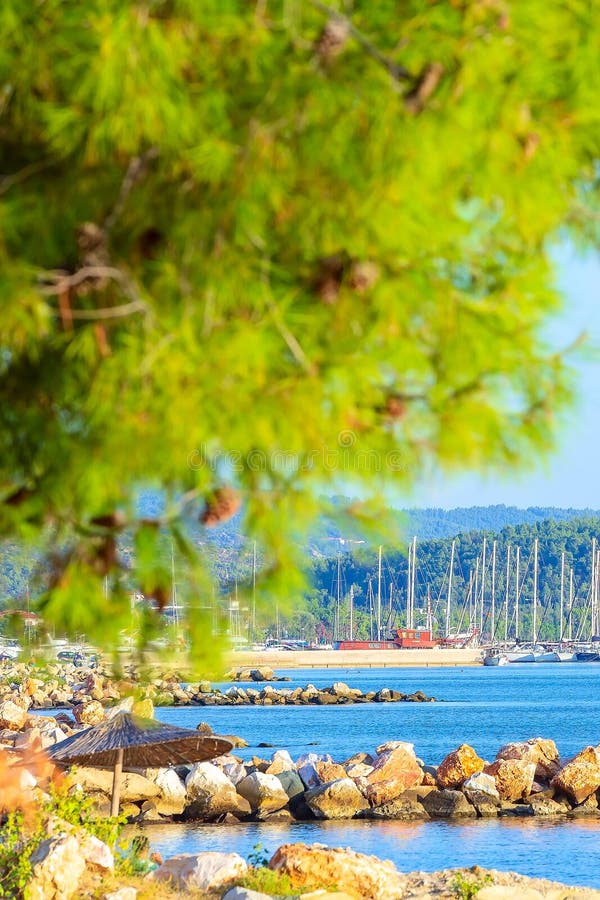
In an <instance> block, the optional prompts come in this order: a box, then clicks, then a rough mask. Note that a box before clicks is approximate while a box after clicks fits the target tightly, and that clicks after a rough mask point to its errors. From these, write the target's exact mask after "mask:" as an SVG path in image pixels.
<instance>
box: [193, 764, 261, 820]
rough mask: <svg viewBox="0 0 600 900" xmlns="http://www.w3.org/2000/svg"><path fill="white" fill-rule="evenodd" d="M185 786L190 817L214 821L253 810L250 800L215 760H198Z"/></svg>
mask: <svg viewBox="0 0 600 900" xmlns="http://www.w3.org/2000/svg"><path fill="white" fill-rule="evenodd" d="M185 788H186V792H187V798H186V809H185V815H186V816H187V817H188V818H193V819H203V820H205V821H212V820H214V819H218V818H219V817H220V816H223V815H226V814H227V813H232V814H233V815H239V814H241V815H247V814H248V813H249V812H250V804H249V803H248V801H247V800H244V798H243V797H242V796H241V795H240V794H238V792H237V791H236V789H235V786H234V785H233V784H232V782H231V781H230V780H229V778H227V776H226V775H225V774H224V773H223V772H222V771H221V770H220V769H219V768H217V766H214V765H212V763H209V762H202V763H196V765H195V766H193V768H192V770H191V771H190V773H189V775H188V776H187V778H186V780H185Z"/></svg>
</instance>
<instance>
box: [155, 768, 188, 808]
mask: <svg viewBox="0 0 600 900" xmlns="http://www.w3.org/2000/svg"><path fill="white" fill-rule="evenodd" d="M152 780H153V781H154V783H155V784H156V786H157V787H158V788H159V789H160V794H159V796H158V797H157V798H156V799H155V801H154V802H155V805H156V811H157V812H158V813H159V814H160V815H161V816H177V815H180V814H181V813H182V812H183V810H184V809H185V803H186V799H187V791H186V789H185V785H184V783H183V781H182V780H181V778H180V777H179V775H178V774H177V772H176V771H175V770H174V769H158V770H157V772H156V775H155V776H154V778H153V779H152Z"/></svg>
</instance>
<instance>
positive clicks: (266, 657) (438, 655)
mask: <svg viewBox="0 0 600 900" xmlns="http://www.w3.org/2000/svg"><path fill="white" fill-rule="evenodd" d="M481 654H482V651H481V648H480V647H475V648H467V649H462V650H454V649H450V650H447V649H444V650H442V649H436V650H235V651H232V652H230V653H228V654H227V656H226V660H227V663H228V664H229V665H231V666H234V667H235V666H237V667H241V666H244V667H246V666H248V667H252V668H257V667H259V666H271V668H274V669H277V668H279V669H402V668H409V667H410V668H424V669H426V668H437V667H440V666H448V667H452V666H481V665H482V664H483V663H482V656H481Z"/></svg>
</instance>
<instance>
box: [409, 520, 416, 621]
mask: <svg viewBox="0 0 600 900" xmlns="http://www.w3.org/2000/svg"><path fill="white" fill-rule="evenodd" d="M412 559H413V564H412V583H411V589H410V628H414V627H415V578H416V574H417V536H416V535H415V536H414V537H413V554H412Z"/></svg>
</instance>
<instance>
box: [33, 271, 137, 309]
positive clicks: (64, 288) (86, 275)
mask: <svg viewBox="0 0 600 900" xmlns="http://www.w3.org/2000/svg"><path fill="white" fill-rule="evenodd" d="M100 278H101V279H106V278H109V279H112V280H113V281H116V282H117V283H118V284H119V285H120V286H121V288H122V289H123V291H124V293H125V294H126V295H127V296H128V297H129V298H130V301H131V302H130V303H124V304H121V305H120V306H107V307H103V308H102V307H101V308H97V309H74V308H73V307H71V308H70V310H69V315H70V318H71V319H80V320H87V321H92V322H94V321H98V320H101V319H119V318H124V317H126V316H131V315H133V314H134V313H147V312H148V306H147V304H146V303H144V301H143V300H142V299H141V297H140V295H139V294H138V292H137V290H136V288H135V287H134V285H133V284H132V282H131V281H130V279H129V278H128V277H127V276H126V275H125V274H124V272H122V271H121V270H120V269H115V268H113V267H111V266H83V268H81V269H78V270H77V272H74V273H73V274H72V275H69V274H66V273H64V272H47V273H45V274H44V279H45V280H47V281H51V282H52V281H53V282H54V283H52V284H47V285H45V286H44V287H42V288H41V291H42V293H43V294H49V295H52V296H58V297H64V295H65V293H68V292H69V291H70V290H71V289H72V288H76V287H77V286H78V285H80V284H82V283H84V282H85V281H89V280H93V279H100ZM56 315H61V312H60V310H57V311H56Z"/></svg>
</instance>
